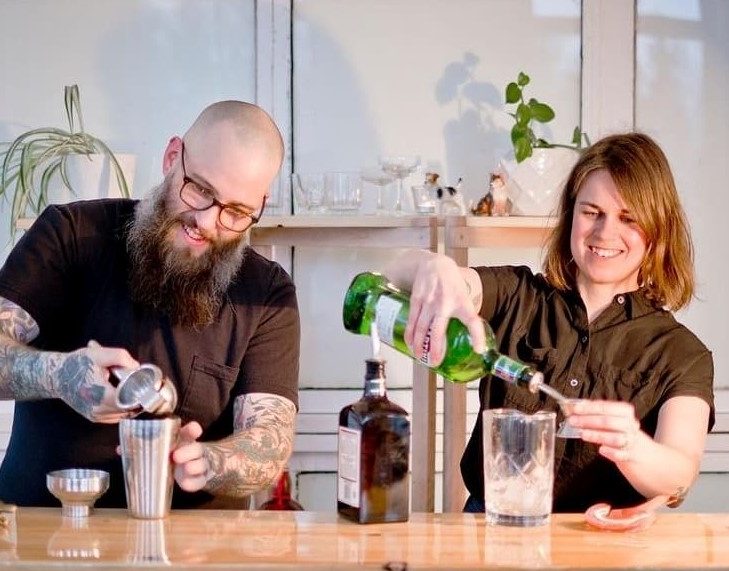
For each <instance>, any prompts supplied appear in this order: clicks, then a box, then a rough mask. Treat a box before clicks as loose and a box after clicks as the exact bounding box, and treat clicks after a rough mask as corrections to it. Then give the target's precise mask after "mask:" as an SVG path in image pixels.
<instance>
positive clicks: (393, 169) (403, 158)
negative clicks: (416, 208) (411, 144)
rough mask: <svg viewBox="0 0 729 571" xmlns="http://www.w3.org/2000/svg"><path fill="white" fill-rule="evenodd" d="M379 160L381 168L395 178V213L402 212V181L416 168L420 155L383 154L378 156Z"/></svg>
mask: <svg viewBox="0 0 729 571" xmlns="http://www.w3.org/2000/svg"><path fill="white" fill-rule="evenodd" d="M379 161H380V166H381V167H382V170H383V171H385V172H386V173H387V174H389V175H392V176H393V177H394V178H395V180H397V194H396V197H395V214H402V186H403V185H402V181H403V179H404V178H407V177H408V176H410V175H411V174H412V173H413V172H414V171H415V169H416V168H418V165H420V157H419V156H417V155H412V156H409V155H384V156H381V157H380V159H379Z"/></svg>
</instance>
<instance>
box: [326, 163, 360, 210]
mask: <svg viewBox="0 0 729 571" xmlns="http://www.w3.org/2000/svg"><path fill="white" fill-rule="evenodd" d="M324 188H325V190H326V197H327V203H328V206H329V209H330V210H332V211H333V212H338V213H353V212H356V211H357V210H359V207H360V206H361V205H362V181H361V180H360V177H359V176H358V175H357V173H350V172H328V173H326V174H325V175H324Z"/></svg>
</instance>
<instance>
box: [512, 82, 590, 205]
mask: <svg viewBox="0 0 729 571" xmlns="http://www.w3.org/2000/svg"><path fill="white" fill-rule="evenodd" d="M529 82H530V79H529V76H528V75H526V74H525V73H524V72H519V76H518V77H517V80H516V81H512V82H510V83H509V84H508V85H507V86H506V93H505V95H506V97H505V99H506V104H507V105H515V106H516V108H515V109H514V110H513V112H510V113H509V115H511V117H513V118H514V126H513V127H512V129H511V143H512V145H513V147H514V157H515V159H516V165H514V166H513V167H512V168H511V169H508V168H507V169H506V170H507V171H508V175H509V180H508V182H507V185H508V192H509V194H510V195H511V196H512V197H513V202H514V206H515V210H516V211H517V212H518V213H519V214H525V215H534V216H546V215H549V214H552V213H553V212H554V209H555V207H556V206H557V202H558V199H559V194H560V192H561V190H562V186H563V185H564V182H565V180H566V178H567V176H568V175H569V172H570V170H571V169H572V167H573V166H574V164H575V162H576V161H577V157H578V153H579V151H580V150H581V149H582V143H583V141H584V142H585V143H586V144H587V145H589V144H590V140H589V138H588V136H587V135H586V134H585V133H583V132H582V130H581V129H580V127H579V126H577V127H575V129H574V131H573V133H572V141H571V143H570V144H560V143H550V142H549V141H547V140H546V139H544V138H543V137H539V136H537V134H536V133H535V132H534V128H535V127H536V123H543V124H544V123H549V122H550V121H552V120H553V119H554V117H555V113H554V110H553V109H552V107H551V106H549V105H547V104H546V103H544V102H542V101H539V100H537V99H536V98H534V97H532V98H529V99H528V100H527V99H526V98H525V96H524V88H525V87H526V86H527V85H529Z"/></svg>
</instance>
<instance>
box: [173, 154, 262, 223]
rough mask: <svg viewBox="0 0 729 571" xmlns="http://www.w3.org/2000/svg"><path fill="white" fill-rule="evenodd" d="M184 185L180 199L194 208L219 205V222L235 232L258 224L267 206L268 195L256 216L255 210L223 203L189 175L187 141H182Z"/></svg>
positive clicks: (200, 208)
mask: <svg viewBox="0 0 729 571" xmlns="http://www.w3.org/2000/svg"><path fill="white" fill-rule="evenodd" d="M180 157H181V159H182V187H181V188H180V199H181V200H182V202H184V203H185V204H187V205H188V206H189V207H190V208H192V209H193V210H198V211H200V210H207V209H208V208H212V207H213V206H217V207H218V208H219V209H220V210H219V211H218V223H219V224H220V225H221V226H222V227H223V228H226V229H227V230H232V231H233V232H245V231H246V230H248V228H250V227H251V226H253V224H256V223H257V222H258V221H259V220H260V219H261V216H263V210H264V209H265V208H266V197H265V196H264V197H263V204H262V205H261V210H260V211H259V212H258V215H257V216H256V215H255V214H253V212H251V211H249V210H246V209H244V208H242V207H240V206H234V205H232V204H223V203H222V202H220V201H219V200H218V199H217V198H215V195H214V193H213V191H212V190H210V189H208V188H204V187H202V186H200V185H199V184H198V183H196V182H195V181H194V180H192V179H191V178H190V177H188V176H187V172H186V171H185V143H184V142H183V143H182V153H181V155H180Z"/></svg>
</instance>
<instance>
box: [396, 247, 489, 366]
mask: <svg viewBox="0 0 729 571" xmlns="http://www.w3.org/2000/svg"><path fill="white" fill-rule="evenodd" d="M386 275H387V274H386ZM471 284H473V285H471ZM480 287H481V282H480V279H479V277H478V274H476V272H475V270H472V269H469V268H460V267H458V266H457V265H456V263H455V262H454V261H453V260H452V259H451V258H448V257H447V256H443V255H440V254H434V253H431V252H424V253H421V254H420V259H419V261H418V263H417V264H416V266H415V268H414V275H413V277H412V286H411V288H410V289H411V294H410V316H409V318H408V323H407V327H406V328H405V342H406V343H407V344H408V346H409V347H410V350H411V351H412V353H413V355H415V357H416V358H419V359H420V360H421V361H423V362H424V363H425V364H427V365H430V366H437V365H439V364H440V363H441V361H442V360H443V357H444V354H445V345H446V344H445V333H446V329H447V327H448V321H449V320H450V319H451V318H452V317H455V318H457V319H459V320H460V321H461V322H463V324H464V325H465V326H466V327H467V328H468V331H469V333H470V335H471V342H472V344H473V347H474V350H476V351H477V352H483V351H484V350H485V349H486V332H485V331H484V327H483V321H482V320H481V318H480V317H479V315H478V312H477V309H476V307H475V305H474V292H473V291H472V290H474V289H478V299H479V301H480Z"/></svg>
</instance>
